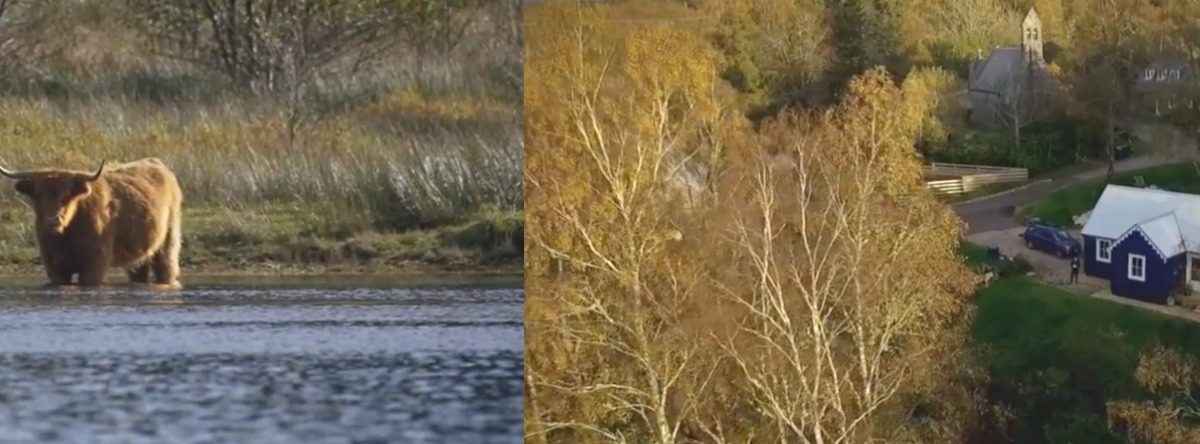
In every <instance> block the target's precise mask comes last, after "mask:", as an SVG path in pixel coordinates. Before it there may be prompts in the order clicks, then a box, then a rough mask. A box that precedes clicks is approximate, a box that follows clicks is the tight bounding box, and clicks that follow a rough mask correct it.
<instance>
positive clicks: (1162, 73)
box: [1156, 69, 1167, 82]
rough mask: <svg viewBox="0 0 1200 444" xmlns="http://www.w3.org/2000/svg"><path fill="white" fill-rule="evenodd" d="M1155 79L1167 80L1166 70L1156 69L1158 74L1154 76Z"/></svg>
mask: <svg viewBox="0 0 1200 444" xmlns="http://www.w3.org/2000/svg"><path fill="white" fill-rule="evenodd" d="M1156 80H1157V81H1159V82H1161V81H1163V80H1167V70H1165V69H1160V70H1158V76H1157V77H1156Z"/></svg>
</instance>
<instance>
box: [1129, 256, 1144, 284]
mask: <svg viewBox="0 0 1200 444" xmlns="http://www.w3.org/2000/svg"><path fill="white" fill-rule="evenodd" d="M1135 259H1136V260H1140V261H1142V273H1141V275H1135V274H1133V261H1134V260H1135ZM1125 274H1127V275H1128V276H1129V279H1130V280H1134V281H1138V282H1146V256H1143V255H1140V254H1130V255H1129V270H1128V271H1127V272H1126V273H1125Z"/></svg>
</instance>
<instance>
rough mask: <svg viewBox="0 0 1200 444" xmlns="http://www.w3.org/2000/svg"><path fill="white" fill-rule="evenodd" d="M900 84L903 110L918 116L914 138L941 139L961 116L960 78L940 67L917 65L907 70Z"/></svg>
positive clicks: (962, 98) (961, 92)
mask: <svg viewBox="0 0 1200 444" xmlns="http://www.w3.org/2000/svg"><path fill="white" fill-rule="evenodd" d="M901 88H902V90H903V93H904V102H905V106H906V113H907V114H909V115H911V116H914V117H915V118H917V119H918V120H919V121H918V123H917V130H916V140H917V141H921V142H926V143H939V142H944V141H945V140H946V138H947V137H948V136H949V134H950V132H951V128H952V127H953V126H954V125H955V124H956V123H957V121H958V120H960V119H961V115H962V114H961V113H962V112H963V105H964V104H963V103H962V102H963V101H964V100H965V98H966V94H965V88H963V85H962V82H961V81H960V80H959V79H958V78H957V77H956V76H955V75H954V74H953V73H951V72H949V71H946V70H944V69H941V68H918V69H915V70H913V71H911V72H909V73H908V77H906V78H905V79H904V83H903V84H902V86H901Z"/></svg>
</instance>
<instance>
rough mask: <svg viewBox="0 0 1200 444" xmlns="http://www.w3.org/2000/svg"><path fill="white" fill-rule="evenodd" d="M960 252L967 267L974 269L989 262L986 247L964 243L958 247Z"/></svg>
mask: <svg viewBox="0 0 1200 444" xmlns="http://www.w3.org/2000/svg"><path fill="white" fill-rule="evenodd" d="M958 252H959V254H962V255H963V257H964V258H965V260H964V262H966V264H967V266H970V267H974V266H977V265H983V264H986V263H987V262H988V257H987V248H986V247H984V246H981V245H977V244H973V243H970V242H962V243H960V244H959V245H958Z"/></svg>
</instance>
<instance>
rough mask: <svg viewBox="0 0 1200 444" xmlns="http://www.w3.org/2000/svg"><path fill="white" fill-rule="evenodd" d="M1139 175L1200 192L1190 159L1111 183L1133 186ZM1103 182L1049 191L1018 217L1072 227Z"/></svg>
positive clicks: (1116, 178) (1174, 188)
mask: <svg viewBox="0 0 1200 444" xmlns="http://www.w3.org/2000/svg"><path fill="white" fill-rule="evenodd" d="M1138 176H1141V177H1142V179H1143V180H1144V181H1145V184H1146V185H1155V186H1158V187H1159V188H1162V189H1165V190H1170V191H1179V192H1185V193H1200V174H1197V172H1196V168H1195V167H1194V166H1192V164H1191V162H1185V163H1179V164H1172V165H1164V166H1158V167H1152V168H1146V169H1142V170H1136V171H1129V172H1126V173H1122V174H1117V175H1114V176H1113V180H1112V183H1114V184H1117V185H1129V186H1133V185H1136V184H1137V179H1136V178H1137V177H1138ZM1104 186H1105V182H1104V181H1103V180H1097V181H1092V182H1087V183H1083V184H1079V185H1076V186H1073V187H1070V188H1067V189H1064V190H1060V191H1058V192H1056V193H1054V194H1051V195H1049V196H1047V197H1045V198H1043V199H1041V200H1039V201H1037V202H1034V203H1033V204H1030V205H1028V206H1026V207H1025V208H1023V209H1022V210H1021V211H1020V212H1019V213H1018V214H1017V217H1018V218H1019V219H1021V220H1022V221H1024V219H1025V218H1028V217H1031V216H1034V217H1039V218H1041V219H1042V220H1045V221H1049V222H1051V223H1054V224H1058V225H1060V226H1071V225H1072V224H1073V223H1074V222H1073V219H1072V218H1073V217H1074V216H1075V215H1078V214H1082V213H1083V212H1086V211H1088V210H1091V209H1092V207H1093V206H1095V204H1096V201H1097V200H1099V199H1100V194H1101V193H1102V192H1104Z"/></svg>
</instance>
